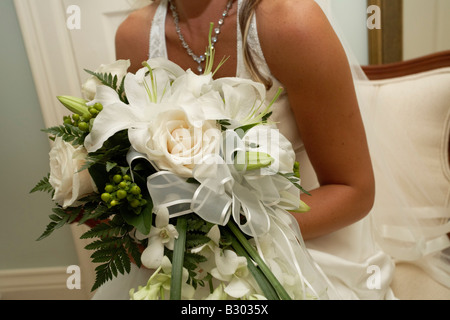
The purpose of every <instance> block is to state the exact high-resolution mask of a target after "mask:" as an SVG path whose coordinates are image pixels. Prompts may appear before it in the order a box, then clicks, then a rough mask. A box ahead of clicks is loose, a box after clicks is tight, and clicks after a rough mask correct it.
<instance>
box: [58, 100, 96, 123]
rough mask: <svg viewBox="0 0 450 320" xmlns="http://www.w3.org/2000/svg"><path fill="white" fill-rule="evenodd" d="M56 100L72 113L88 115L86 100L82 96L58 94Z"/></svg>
mask: <svg viewBox="0 0 450 320" xmlns="http://www.w3.org/2000/svg"><path fill="white" fill-rule="evenodd" d="M57 98H58V100H59V101H60V102H61V103H62V104H63V105H64V106H65V107H66V108H67V109H69V110H70V111H72V112H73V113H76V114H79V115H80V116H82V117H86V118H87V117H89V118H90V116H91V114H90V113H89V108H88V106H86V102H87V101H86V100H84V99H82V98H77V97H72V96H59V97H57Z"/></svg>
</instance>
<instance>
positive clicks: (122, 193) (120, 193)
mask: <svg viewBox="0 0 450 320" xmlns="http://www.w3.org/2000/svg"><path fill="white" fill-rule="evenodd" d="M126 197H127V192H126V191H125V190H117V198H118V199H119V200H122V199H125V198H126Z"/></svg>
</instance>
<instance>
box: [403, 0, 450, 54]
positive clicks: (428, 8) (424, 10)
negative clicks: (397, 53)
mask: <svg viewBox="0 0 450 320" xmlns="http://www.w3.org/2000/svg"><path fill="white" fill-rule="evenodd" d="M403 7H404V17H403V21H404V29H403V37H404V59H406V60H407V59H412V58H417V57H420V56H423V55H427V54H430V53H433V52H438V51H443V50H450V36H449V34H450V20H449V19H448V15H449V13H450V1H449V0H427V1H424V0H407V1H404V4H403Z"/></svg>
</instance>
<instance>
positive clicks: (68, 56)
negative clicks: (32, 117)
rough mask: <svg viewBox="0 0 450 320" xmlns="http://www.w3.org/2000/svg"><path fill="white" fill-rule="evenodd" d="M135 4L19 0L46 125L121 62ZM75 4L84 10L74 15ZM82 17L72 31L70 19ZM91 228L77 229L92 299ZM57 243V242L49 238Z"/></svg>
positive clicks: (109, 0) (119, 0)
mask: <svg viewBox="0 0 450 320" xmlns="http://www.w3.org/2000/svg"><path fill="white" fill-rule="evenodd" d="M136 3H137V2H136V1H135V0H95V1H92V0H75V1H74V0H39V1H36V0H14V4H15V7H16V11H17V16H18V19H19V23H20V26H21V29H22V34H23V38H24V42H25V47H26V50H27V54H28V59H29V61H30V66H31V70H32V73H33V78H34V82H35V85H36V91H37V94H38V97H39V102H40V105H41V110H42V114H43V117H44V121H45V125H46V127H51V126H55V125H59V124H61V122H62V117H63V115H65V114H67V113H68V112H67V111H66V110H65V108H63V107H62V106H61V104H60V103H59V101H57V99H56V96H59V95H73V96H80V95H81V91H80V89H81V84H82V83H83V81H84V80H85V79H86V78H87V77H88V76H89V75H88V74H87V73H86V72H84V69H90V70H95V69H96V68H97V67H98V66H99V65H100V64H102V63H103V64H106V63H111V62H113V61H114V60H115V50H114V35H115V32H116V29H117V27H118V26H119V24H120V23H121V22H122V21H123V20H124V19H125V17H126V16H127V15H128V14H129V13H130V12H131V11H132V10H133V9H135V8H136V7H135V4H136ZM72 5H74V6H75V7H76V8H79V12H78V14H79V16H78V17H74V16H73V14H77V13H76V11H70V12H68V8H69V7H70V6H72ZM74 18H75V19H79V22H80V23H79V26H78V27H77V28H69V27H68V24H67V22H68V21H69V20H70V19H74ZM85 231H86V228H85V227H78V226H72V233H73V238H74V242H75V247H76V250H77V255H78V257H79V265H80V267H81V275H82V278H83V280H82V281H83V283H84V288H83V289H84V290H85V291H86V292H87V293H88V295H90V288H91V286H92V284H93V283H94V280H95V270H94V269H95V266H94V265H92V264H91V262H90V257H89V255H90V252H88V251H87V250H85V249H84V247H85V245H86V244H87V243H89V242H90V241H87V242H86V241H82V240H80V239H79V238H80V235H81V234H82V233H84V232H85ZM49 241H51V239H50V240H49Z"/></svg>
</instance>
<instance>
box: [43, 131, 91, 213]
mask: <svg viewBox="0 0 450 320" xmlns="http://www.w3.org/2000/svg"><path fill="white" fill-rule="evenodd" d="M49 156H50V179H49V182H50V184H51V185H52V187H53V188H54V189H55V195H54V197H53V200H54V201H55V202H56V203H57V204H59V205H61V206H62V207H63V208H67V207H69V206H74V205H75V206H76V205H79V204H77V200H79V199H80V198H82V197H83V196H85V195H87V194H89V193H92V192H96V191H97V188H96V186H95V183H94V181H93V180H92V177H91V176H90V174H89V171H88V170H82V171H79V170H80V169H81V167H82V166H83V165H84V163H85V159H86V156H87V151H86V149H85V148H84V147H82V146H80V147H78V148H74V147H73V146H72V145H71V144H70V143H67V142H65V141H63V140H62V139H61V138H56V139H55V143H54V145H53V147H52V149H51V150H50V153H49Z"/></svg>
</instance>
